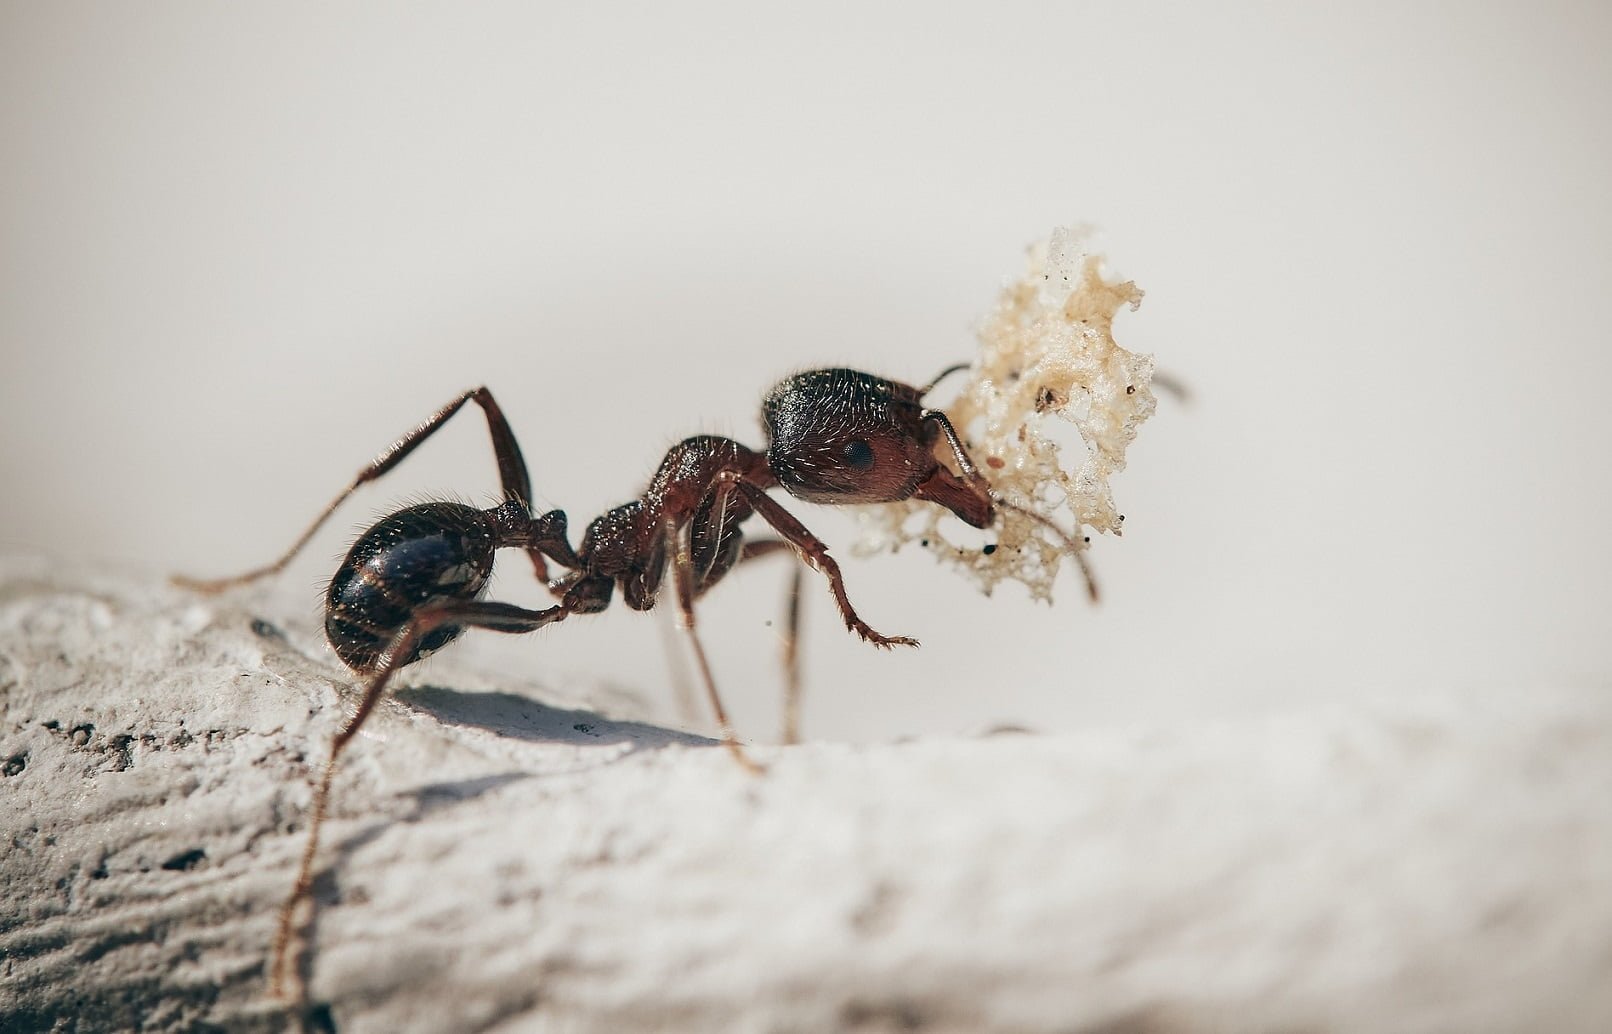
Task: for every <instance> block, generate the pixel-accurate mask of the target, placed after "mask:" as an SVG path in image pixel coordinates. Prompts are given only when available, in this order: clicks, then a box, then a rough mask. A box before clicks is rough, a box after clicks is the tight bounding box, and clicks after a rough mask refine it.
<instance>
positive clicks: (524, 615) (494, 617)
mask: <svg viewBox="0 0 1612 1034" xmlns="http://www.w3.org/2000/svg"><path fill="white" fill-rule="evenodd" d="M571 612H572V609H571V608H570V607H568V606H566V605H565V604H563V603H562V604H560V605H558V606H554V607H549V608H548V609H546V610H527V609H525V608H524V607H517V606H514V605H512V604H508V603H485V602H479V601H474V600H469V601H466V600H455V601H452V602H448V603H441V604H437V605H434V606H431V607H427V608H425V609H424V610H421V611H420V612H419V613H417V614H416V615H415V616H414V617H413V618H411V619H410V621H409V623H408V624H406V625H404V626H403V627H402V628H401V629H399V630H398V632H397V634H396V635H394V636H393V637H392V641H391V643H390V644H388V645H387V647H386V650H385V651H384V652H383V653H382V654H381V657H380V660H379V661H378V662H377V664H376V666H375V670H374V673H373V674H371V675H370V677H369V681H368V682H367V683H366V685H365V687H364V696H363V699H362V700H360V701H359V704H358V709H357V710H356V711H354V712H353V716H352V717H351V718H349V719H348V720H347V723H346V724H345V725H343V726H342V727H341V730H340V731H339V732H337V733H336V736H335V738H334V739H333V740H332V741H331V744H330V758H329V760H328V761H326V762H325V767H324V771H323V773H322V774H321V775H320V778H319V783H318V785H317V786H316V787H315V789H314V795H313V802H312V805H311V807H310V810H309V819H308V839H307V841H306V843H305V844H304V845H303V849H302V860H301V862H300V863H299V865H298V867H297V878H296V882H295V883H294V884H292V887H291V893H290V895H289V896H287V898H286V900H285V904H283V905H282V906H280V918H279V924H278V926H277V927H276V930H275V936H274V950H273V953H272V954H271V957H270V963H269V966H270V968H269V993H270V994H271V995H272V996H274V997H276V998H280V997H283V996H284V991H285V989H286V979H287V977H290V978H292V980H293V982H294V983H295V985H296V997H298V998H301V997H302V995H303V994H304V993H305V990H306V989H305V988H304V987H302V984H301V979H300V974H299V973H298V972H294V971H288V969H287V965H288V963H289V962H290V961H291V959H290V948H291V940H292V935H293V932H294V928H295V926H296V914H297V907H298V905H300V904H301V903H302V901H303V900H304V899H305V898H307V897H308V896H309V891H310V890H312V888H313V863H314V859H315V858H316V856H317V855H318V853H319V833H320V830H321V829H322V827H323V826H324V821H325V815H326V813H327V812H328V811H329V807H330V788H331V783H332V781H333V780H334V779H335V776H336V765H337V762H338V761H339V760H340V758H341V752H342V749H343V748H345V747H346V746H347V744H348V743H350V742H352V739H353V737H354V736H356V735H357V734H358V730H359V729H360V728H361V727H362V726H363V724H364V722H365V721H366V720H367V719H368V718H369V716H370V713H371V712H372V711H374V709H375V705H376V703H377V702H379V700H380V698H381V694H382V693H384V692H385V691H386V687H387V685H388V683H390V682H391V680H392V676H393V675H394V674H395V673H396V672H397V670H398V669H399V668H401V667H403V664H401V663H398V658H405V657H410V656H412V655H413V654H414V650H415V648H416V647H417V646H418V645H419V643H420V641H421V640H422V639H424V638H425V637H426V636H427V635H429V634H431V632H433V631H434V630H436V629H438V628H441V627H443V626H444V625H462V626H465V627H469V628H485V629H488V630H490V631H494V632H510V633H515V632H535V631H536V630H538V629H539V628H542V627H543V626H544V625H548V624H552V623H553V622H555V621H559V620H561V619H563V618H565V617H567V616H569V615H570V614H571Z"/></svg>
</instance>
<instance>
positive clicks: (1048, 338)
mask: <svg viewBox="0 0 1612 1034" xmlns="http://www.w3.org/2000/svg"><path fill="white" fill-rule="evenodd" d="M1103 266H1104V260H1103V257H1102V256H1101V255H1099V254H1096V253H1094V252H1092V251H1091V250H1090V249H1089V248H1088V244H1087V235H1086V233H1085V232H1083V231H1081V230H1070V229H1064V228H1059V229H1057V230H1054V231H1053V233H1052V236H1051V239H1050V240H1048V241H1045V242H1043V243H1041V244H1038V245H1036V246H1035V247H1033V248H1031V249H1030V255H1029V262H1028V266H1027V268H1026V271H1025V273H1024V275H1023V276H1021V277H1020V278H1019V279H1018V280H1016V281H1014V282H1012V283H1009V284H1008V285H1007V286H1006V287H1004V288H1003V290H1002V293H1001V295H1000V296H999V297H998V299H997V303H996V307H995V309H994V310H993V311H992V312H991V313H990V314H989V315H988V316H987V317H986V319H985V321H984V323H983V324H982V326H981V327H980V331H979V342H980V350H979V355H978V358H977V359H976V360H975V362H974V364H973V365H972V367H971V368H970V370H969V375H968V379H967V381H966V383H965V384H964V385H963V388H962V390H961V392H960V393H959V394H958V395H957V397H956V399H955V400H954V401H952V402H950V403H949V404H947V405H945V407H944V408H945V411H946V413H947V415H949V416H950V417H951V420H952V423H953V424H954V425H955V426H956V428H957V430H958V432H959V433H960V434H961V435H962V438H963V444H964V445H965V447H966V448H967V449H968V450H969V452H971V453H972V454H973V456H974V458H975V460H976V461H977V462H978V463H979V464H980V465H981V467H982V471H983V473H984V474H985V476H986V477H987V478H988V479H989V480H990V482H991V486H992V488H993V490H994V491H995V492H996V493H997V494H998V495H999V496H1000V497H1001V498H1002V499H1004V500H1006V501H1008V502H1010V503H1013V504H1016V506H1017V507H1020V508H1022V509H1023V510H1030V511H1034V512H1038V513H1041V514H1044V515H1046V516H1048V517H1051V518H1053V519H1055V520H1057V521H1058V522H1059V523H1060V524H1062V525H1063V526H1064V527H1066V528H1068V529H1069V531H1070V537H1071V538H1073V540H1074V541H1075V542H1076V543H1077V544H1078V545H1080V546H1082V547H1084V546H1085V545H1087V543H1088V541H1089V536H1090V534H1091V533H1092V532H1102V533H1110V534H1114V535H1118V534H1120V532H1121V531H1122V530H1123V523H1124V520H1125V517H1124V515H1123V514H1121V513H1120V512H1119V511H1118V510H1117V509H1116V507H1115V505H1114V498H1113V494H1112V492H1111V490H1110V488H1109V483H1108V479H1109V476H1110V475H1112V474H1114V473H1115V472H1117V471H1120V470H1123V469H1124V467H1125V452H1126V449H1127V448H1128V447H1129V446H1130V444H1131V442H1132V441H1133V440H1134V439H1135V437H1136V431H1137V428H1138V427H1139V426H1140V425H1141V423H1142V422H1143V421H1144V420H1146V419H1147V418H1148V417H1149V416H1151V415H1152V413H1153V409H1154V405H1155V400H1154V396H1153V391H1152V387H1151V383H1152V379H1153V359H1152V357H1151V356H1146V355H1138V354H1136V353H1134V352H1128V351H1126V350H1125V349H1123V348H1121V347H1120V346H1119V345H1118V344H1117V343H1116V342H1115V341H1114V336H1113V326H1114V316H1115V314H1116V313H1118V311H1119V310H1120V308H1121V307H1123V306H1126V305H1128V306H1130V307H1131V308H1132V309H1135V308H1136V307H1137V306H1138V305H1140V304H1141V301H1142V291H1141V290H1140V289H1139V288H1138V287H1137V286H1136V285H1135V284H1133V283H1131V282H1130V281H1116V280H1110V279H1108V278H1107V277H1105V276H1104V275H1103ZM937 404H938V403H937ZM1052 417H1057V418H1060V419H1062V420H1064V421H1067V422H1068V423H1070V424H1072V425H1074V428H1075V430H1076V431H1077V432H1078V434H1079V438H1080V443H1081V444H1083V445H1084V447H1085V448H1084V455H1082V456H1078V457H1077V458H1076V459H1075V460H1074V461H1071V460H1070V459H1069V458H1067V457H1066V456H1065V455H1064V452H1063V451H1061V450H1060V448H1059V444H1058V441H1057V440H1056V437H1055V435H1054V434H1053V433H1052V432H1054V431H1055V430H1056V429H1055V428H1051V427H1048V426H1046V422H1047V421H1048V420H1049V419H1050V418H1052ZM863 521H864V528H865V533H864V536H863V539H862V541H861V542H859V543H858V544H857V546H856V549H857V551H858V552H859V553H863V554H868V553H875V552H882V551H884V550H895V549H899V548H900V547H901V546H902V545H904V544H906V543H909V542H917V543H919V544H920V545H921V546H923V547H924V548H927V549H929V550H930V551H931V552H933V553H934V554H935V555H936V556H937V557H939V558H941V559H942V560H943V561H945V562H947V563H950V564H952V565H954V566H956V567H957V568H959V569H960V570H962V571H965V572H967V573H968V574H970V575H972V576H973V577H974V579H975V580H976V581H977V582H978V583H979V585H980V587H981V589H982V590H983V591H985V592H986V593H989V592H990V591H991V590H992V589H994V588H995V587H996V585H997V584H998V583H1000V582H1001V581H1003V580H1004V579H1012V580H1015V581H1019V582H1022V583H1024V585H1025V586H1026V587H1027V588H1028V589H1029V591H1030V594H1031V596H1032V597H1034V598H1036V599H1045V600H1050V599H1051V598H1052V585H1053V581H1054V579H1055V578H1056V576H1057V573H1058V567H1059V564H1060V562H1061V561H1062V559H1063V557H1064V555H1065V554H1066V553H1067V552H1068V549H1067V547H1066V545H1065V543H1064V542H1061V541H1058V537H1056V536H1054V535H1051V534H1049V533H1048V531H1047V529H1046V528H1045V527H1044V526H1043V525H1041V524H1039V523H1037V522H1036V521H1035V520H1033V519H1031V518H1030V517H1029V516H1027V515H1026V514H1025V513H1024V512H1022V510H1015V509H1004V510H1003V511H1002V512H1000V513H999V515H998V523H997V525H996V528H995V533H994V534H991V535H988V536H987V538H988V540H989V541H987V542H986V543H985V544H984V545H983V546H982V544H981V542H980V538H981V536H980V534H979V533H978V532H977V531H974V530H973V529H970V528H968V527H966V526H965V525H964V524H963V523H962V522H960V521H957V520H955V519H953V518H952V517H951V515H949V514H947V513H945V512H944V511H939V510H937V509H936V508H935V507H933V506H924V505H921V504H917V503H913V502H910V501H909V502H902V503H896V504H892V505H888V506H879V507H868V508H866V509H865V510H864V511H863Z"/></svg>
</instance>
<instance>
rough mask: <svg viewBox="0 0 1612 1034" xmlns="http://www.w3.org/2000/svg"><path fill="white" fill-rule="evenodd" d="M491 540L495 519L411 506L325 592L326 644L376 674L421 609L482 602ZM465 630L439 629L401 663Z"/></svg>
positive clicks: (371, 536)
mask: <svg viewBox="0 0 1612 1034" xmlns="http://www.w3.org/2000/svg"><path fill="white" fill-rule="evenodd" d="M493 541H494V540H493V528H492V526H491V522H490V519H489V518H488V517H487V516H486V515H485V514H484V513H483V512H482V511H480V510H476V509H474V508H473V507H469V506H464V505H461V504H459V503H424V504H422V505H419V506H411V507H409V508H407V509H405V510H399V511H398V512H397V513H394V514H392V515H391V516H390V517H387V518H386V519H384V520H382V521H381V522H380V523H378V524H376V525H375V526H374V527H372V528H370V529H369V530H368V531H366V532H365V533H364V534H363V535H361V536H359V539H358V541H357V542H355V543H353V548H352V549H351V550H349V551H348V553H347V559H346V560H345V561H344V562H343V563H342V565H341V568H340V570H338V571H337V572H336V576H335V577H334V578H332V579H331V580H330V588H329V589H328V590H327V591H326V593H325V637H326V638H327V639H329V640H330V645H331V647H332V648H334V649H335V651H336V654H337V656H339V657H340V658H341V659H342V661H343V662H344V663H346V665H347V666H348V667H350V668H352V669H353V670H355V671H358V672H361V673H368V672H371V671H373V670H374V669H375V665H376V662H377V661H378V660H379V659H380V654H381V651H383V650H384V649H385V648H386V645H387V644H388V643H389V642H391V640H392V637H393V636H394V635H395V634H396V633H397V631H398V630H399V629H401V628H402V627H403V626H404V625H405V624H406V623H407V622H408V620H409V618H410V617H412V616H413V615H414V614H416V613H418V612H419V611H420V610H421V609H422V608H425V607H428V606H431V605H432V604H436V603H442V602H447V601H451V600H464V601H468V600H473V599H475V598H477V597H478V596H480V595H481V593H482V591H483V590H485V589H486V587H487V580H488V578H489V577H490V576H491V575H492V569H493V549H494V546H493ZM461 631H463V629H462V628H460V627H459V626H457V625H445V626H443V627H441V628H438V629H435V630H433V631H432V632H431V633H430V634H428V635H427V636H425V638H424V639H422V640H421V641H420V643H419V645H418V647H417V648H416V649H415V650H414V651H413V652H412V653H410V654H409V655H408V656H407V657H404V658H401V662H402V664H411V663H413V662H414V661H416V660H418V659H419V658H420V657H423V656H425V655H426V654H429V653H431V652H433V651H435V650H438V649H441V648H442V647H443V646H446V645H447V644H448V643H450V642H452V641H453V640H454V639H455V638H457V637H458V635H459V633H460V632H461Z"/></svg>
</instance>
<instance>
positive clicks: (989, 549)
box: [980, 542, 996, 556]
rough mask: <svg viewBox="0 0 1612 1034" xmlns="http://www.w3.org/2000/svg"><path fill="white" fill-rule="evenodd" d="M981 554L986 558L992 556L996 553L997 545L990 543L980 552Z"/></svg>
mask: <svg viewBox="0 0 1612 1034" xmlns="http://www.w3.org/2000/svg"><path fill="white" fill-rule="evenodd" d="M980 552H982V553H984V554H985V555H986V556H990V555H991V554H992V553H995V552H996V543H994V542H992V543H990V544H989V545H987V546H986V547H985V548H984V549H982V550H980Z"/></svg>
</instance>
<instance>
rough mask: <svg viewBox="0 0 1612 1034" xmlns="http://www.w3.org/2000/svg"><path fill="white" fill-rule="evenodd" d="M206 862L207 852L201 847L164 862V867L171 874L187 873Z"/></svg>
mask: <svg viewBox="0 0 1612 1034" xmlns="http://www.w3.org/2000/svg"><path fill="white" fill-rule="evenodd" d="M206 860H207V852H206V851H203V850H202V849H201V848H199V847H193V848H191V849H190V850H189V851H182V852H180V853H179V854H176V855H174V856H173V857H172V858H170V859H168V860H167V861H166V862H163V863H162V867H163V868H164V869H167V870H169V871H170V872H185V871H187V870H189V869H194V868H195V867H196V866H198V865H200V864H201V863H202V862H204V861H206Z"/></svg>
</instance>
